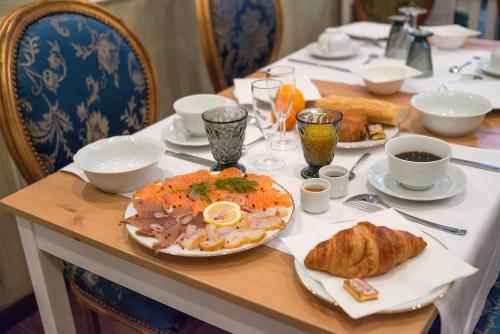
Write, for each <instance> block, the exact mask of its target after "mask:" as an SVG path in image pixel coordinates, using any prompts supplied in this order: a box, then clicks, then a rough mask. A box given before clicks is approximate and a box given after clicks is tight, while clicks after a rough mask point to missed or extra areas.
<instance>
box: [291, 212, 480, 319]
mask: <svg viewBox="0 0 500 334" xmlns="http://www.w3.org/2000/svg"><path fill="white" fill-rule="evenodd" d="M358 221H369V222H371V223H373V224H375V225H383V226H387V227H390V228H392V229H399V230H405V231H408V232H410V233H413V234H414V235H416V236H421V237H423V238H424V240H425V241H426V242H427V247H426V248H425V249H424V251H423V252H422V253H420V254H419V255H418V256H416V257H414V258H412V259H409V260H408V261H406V262H405V263H403V264H400V265H399V266H397V267H395V268H394V269H392V270H391V271H390V272H388V273H386V274H383V275H380V276H376V277H370V278H367V279H366V281H367V282H368V283H370V284H371V285H372V286H373V287H375V288H376V289H377V290H378V291H379V293H380V295H379V299H377V300H373V301H367V302H358V301H356V300H355V299H354V298H353V297H352V296H351V295H349V293H347V291H345V290H344V289H343V288H342V285H343V281H344V279H343V278H341V277H335V276H332V275H330V274H327V273H324V272H319V271H316V270H310V269H306V271H307V273H309V274H310V275H311V277H312V278H314V279H316V280H318V281H319V282H321V284H322V285H323V286H324V288H325V290H326V291H327V293H328V294H329V295H330V296H331V297H332V298H333V299H335V300H336V301H337V302H338V303H339V305H340V306H341V307H342V309H343V310H344V311H345V312H346V313H347V314H349V316H351V317H352V318H354V319H358V318H361V317H364V316H367V315H370V314H373V313H377V312H380V311H384V310H387V309H390V308H392V307H395V306H397V305H400V304H403V303H406V302H410V301H412V300H415V299H418V298H420V297H423V296H425V295H427V294H429V293H430V292H431V291H432V290H433V289H435V288H437V287H440V286H443V285H445V284H447V283H450V282H453V281H455V280H456V279H458V278H461V277H466V276H470V275H472V274H474V273H475V272H476V271H477V269H476V268H474V267H472V266H471V265H469V264H468V263H466V262H464V261H462V260H461V259H459V258H458V257H456V256H455V255H453V254H452V253H450V252H449V251H448V250H446V249H445V248H444V247H443V246H441V245H440V244H439V243H438V242H437V241H436V240H434V239H432V238H431V237H429V235H426V234H424V233H422V232H421V231H420V230H418V229H417V228H415V227H414V225H413V224H411V223H408V222H407V221H406V220H405V219H404V218H402V217H401V216H400V215H399V214H398V213H396V212H395V211H394V210H392V209H389V210H383V211H379V212H376V213H373V214H370V215H367V216H364V217H361V218H360V219H358V220H356V221H355V222H346V223H338V224H331V225H327V226H324V227H321V228H318V229H315V230H313V231H312V232H311V233H308V234H301V235H297V236H292V237H286V238H282V240H283V242H284V243H285V244H286V245H287V247H288V248H289V249H290V251H291V252H292V254H293V255H294V256H295V258H296V259H297V260H298V261H299V262H300V263H304V258H305V257H306V255H307V254H308V252H309V251H310V250H311V249H313V248H314V247H315V246H316V245H317V244H318V243H319V242H320V241H323V240H326V239H329V238H330V237H331V236H332V235H333V234H335V233H337V232H338V231H340V230H343V229H346V228H349V227H351V226H353V225H354V224H355V223H356V222H358Z"/></svg>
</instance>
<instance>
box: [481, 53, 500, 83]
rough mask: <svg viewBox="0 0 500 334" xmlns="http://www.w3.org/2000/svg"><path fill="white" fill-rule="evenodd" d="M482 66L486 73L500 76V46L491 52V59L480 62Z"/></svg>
mask: <svg viewBox="0 0 500 334" xmlns="http://www.w3.org/2000/svg"><path fill="white" fill-rule="evenodd" d="M480 68H481V70H482V71H483V72H485V73H486V74H489V75H492V76H495V77H500V48H496V49H495V50H493V51H492V52H491V56H490V60H489V61H485V62H483V63H482V64H480Z"/></svg>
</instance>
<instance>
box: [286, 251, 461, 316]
mask: <svg viewBox="0 0 500 334" xmlns="http://www.w3.org/2000/svg"><path fill="white" fill-rule="evenodd" d="M294 266H295V273H296V274H297V277H298V278H299V281H300V283H302V285H303V286H304V288H306V290H307V291H309V292H310V293H312V294H313V295H314V296H316V297H317V298H319V299H321V300H322V301H324V302H325V303H328V304H331V305H333V306H336V307H340V306H339V304H338V303H337V302H336V301H335V299H333V298H332V297H330V295H329V294H328V293H327V292H326V290H325V288H323V286H322V285H321V283H320V282H318V281H316V280H315V279H314V278H312V277H311V276H310V275H309V274H308V273H307V271H306V269H305V268H304V266H303V265H302V264H301V263H300V262H299V261H298V260H297V259H295V261H294ZM452 284H453V283H449V284H446V285H443V286H440V287H438V288H436V289H434V290H432V291H431V292H430V293H429V294H428V295H426V296H423V297H421V298H419V299H416V300H413V301H411V302H408V303H403V304H401V305H398V306H395V307H392V308H390V309H388V310H386V311H383V312H380V313H382V314H384V313H402V312H409V311H415V310H418V309H421V308H422V307H425V306H427V305H430V304H432V303H434V302H435V301H436V300H438V299H440V298H443V297H444V296H445V295H446V293H447V292H448V290H449V288H450V287H451V285H452Z"/></svg>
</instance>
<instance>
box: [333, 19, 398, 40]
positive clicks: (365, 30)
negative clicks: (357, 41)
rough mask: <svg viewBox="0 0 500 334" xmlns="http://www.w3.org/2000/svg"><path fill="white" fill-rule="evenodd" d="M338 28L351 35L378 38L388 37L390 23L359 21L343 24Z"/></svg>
mask: <svg viewBox="0 0 500 334" xmlns="http://www.w3.org/2000/svg"><path fill="white" fill-rule="evenodd" d="M340 29H342V31H343V32H345V33H346V34H348V35H349V36H352V37H357V38H365V39H373V40H378V39H385V38H388V37H389V32H390V31H391V25H390V24H387V23H377V22H368V21H360V22H354V23H349V24H346V25H343V26H341V27H340Z"/></svg>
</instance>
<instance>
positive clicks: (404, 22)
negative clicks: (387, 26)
mask: <svg viewBox="0 0 500 334" xmlns="http://www.w3.org/2000/svg"><path fill="white" fill-rule="evenodd" d="M389 21H390V22H391V23H392V25H391V33H390V34H389V38H388V39H387V45H386V48H385V56H386V57H387V58H395V59H404V60H406V57H407V55H408V50H409V49H410V45H411V42H412V37H411V36H410V35H409V34H408V28H409V25H408V19H407V18H406V17H405V16H401V15H394V16H390V17H389Z"/></svg>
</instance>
